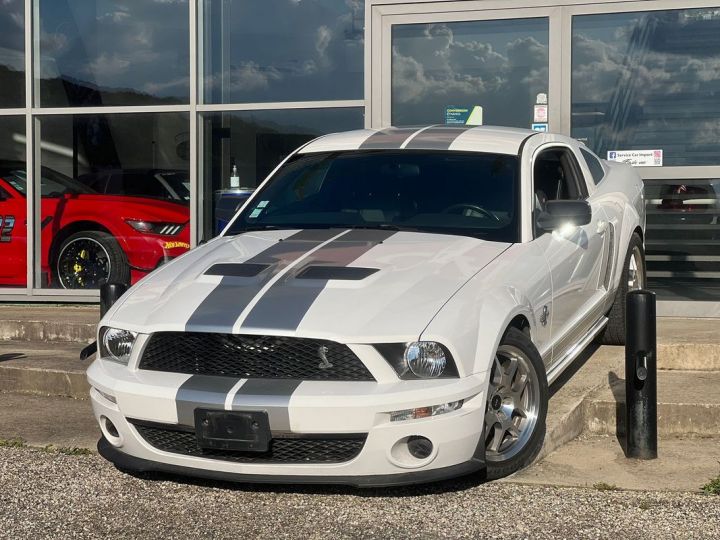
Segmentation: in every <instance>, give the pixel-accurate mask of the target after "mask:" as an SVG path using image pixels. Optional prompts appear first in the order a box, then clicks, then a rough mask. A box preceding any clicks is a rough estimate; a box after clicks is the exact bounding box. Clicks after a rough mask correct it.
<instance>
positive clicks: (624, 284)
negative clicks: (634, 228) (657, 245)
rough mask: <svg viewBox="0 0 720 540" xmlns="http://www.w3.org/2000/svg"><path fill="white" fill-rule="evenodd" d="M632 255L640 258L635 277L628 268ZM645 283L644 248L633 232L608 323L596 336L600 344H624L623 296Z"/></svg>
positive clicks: (643, 285)
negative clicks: (637, 272)
mask: <svg viewBox="0 0 720 540" xmlns="http://www.w3.org/2000/svg"><path fill="white" fill-rule="evenodd" d="M633 255H635V256H637V257H639V258H640V264H637V263H636V265H637V268H638V270H639V274H638V275H637V276H635V277H633V276H631V269H630V266H631V263H632V260H633ZM633 283H634V284H633ZM645 283H646V275H645V248H644V247H643V243H642V240H641V239H640V236H639V235H638V234H637V233H633V235H632V236H631V237H630V243H629V244H628V249H627V252H626V253H625V262H624V263H623V269H622V274H621V276H620V285H619V286H618V289H617V292H616V293H615V300H614V301H613V305H612V307H611V308H610V311H609V312H608V323H607V325H606V326H605V330H603V332H602V334H600V336H599V338H598V341H599V343H600V344H602V345H625V296H626V295H627V293H628V292H629V291H631V290H634V289H641V288H643V287H645Z"/></svg>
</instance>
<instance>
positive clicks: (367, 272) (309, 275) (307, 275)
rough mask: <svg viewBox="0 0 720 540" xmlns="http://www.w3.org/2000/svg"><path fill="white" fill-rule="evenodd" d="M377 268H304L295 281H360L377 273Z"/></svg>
mask: <svg viewBox="0 0 720 540" xmlns="http://www.w3.org/2000/svg"><path fill="white" fill-rule="evenodd" d="M378 271H379V268H361V267H359V266H321V265H313V266H306V267H305V268H304V269H303V270H302V271H301V272H300V273H299V274H298V275H296V276H295V279H322V280H325V281H327V280H331V279H336V280H344V281H360V280H361V279H365V278H366V277H368V276H371V275H373V274H374V273H375V272H378Z"/></svg>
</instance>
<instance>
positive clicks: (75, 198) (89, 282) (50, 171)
mask: <svg viewBox="0 0 720 540" xmlns="http://www.w3.org/2000/svg"><path fill="white" fill-rule="evenodd" d="M35 136H36V144H37V145H38V146H39V148H40V160H39V163H37V162H36V174H35V189H36V191H39V192H40V197H41V203H40V207H41V211H40V215H39V216H37V217H36V219H37V220H39V222H40V223H39V227H40V229H41V234H40V254H41V256H40V258H39V260H37V261H36V271H37V272H38V273H39V275H40V276H41V277H40V280H41V281H40V283H39V284H36V285H39V286H40V287H51V288H63V289H97V288H98V287H99V286H100V284H101V281H103V280H105V279H108V280H110V281H119V282H130V283H135V282H136V281H137V280H138V279H140V278H141V277H143V276H144V275H146V274H147V273H149V272H151V271H152V270H154V269H155V268H157V267H158V266H160V265H161V264H163V263H164V262H166V261H168V260H169V259H172V258H174V257H177V256H178V255H181V254H182V253H184V252H185V251H187V250H188V249H189V248H190V230H189V222H190V178H189V154H188V149H187V141H188V137H189V120H188V115H187V113H155V114H97V115H96V114H92V115H67V116H66V115H53V116H44V117H41V118H40V119H39V125H38V127H37V128H36V134H35ZM38 165H39V167H38ZM36 226H38V225H37V224H36Z"/></svg>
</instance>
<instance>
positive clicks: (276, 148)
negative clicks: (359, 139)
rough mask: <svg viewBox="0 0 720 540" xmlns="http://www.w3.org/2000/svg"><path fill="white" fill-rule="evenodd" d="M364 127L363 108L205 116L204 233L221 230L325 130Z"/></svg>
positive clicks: (212, 234)
mask: <svg viewBox="0 0 720 540" xmlns="http://www.w3.org/2000/svg"><path fill="white" fill-rule="evenodd" d="M362 127H363V110H362V109H360V108H357V109H352V108H344V109H293V110H281V111H278V110H275V111H236V112H224V113H205V114H203V116H202V133H203V149H204V154H203V159H202V163H203V172H202V178H203V180H204V182H205V185H204V193H206V194H207V195H206V197H205V199H204V201H203V204H204V213H203V215H204V217H205V220H204V223H203V237H204V238H211V237H213V236H215V235H217V234H219V233H220V231H222V229H223V227H225V225H227V223H228V221H230V218H231V217H232V216H233V215H234V214H235V211H236V210H237V209H239V207H240V206H241V205H242V203H244V202H245V200H246V199H247V197H248V195H249V194H250V193H252V191H253V190H254V189H255V188H256V187H257V186H258V185H259V184H260V182H262V181H263V180H264V179H265V177H266V176H267V175H268V174H269V173H270V172H271V171H272V170H273V169H274V168H275V167H276V166H277V165H278V164H279V163H280V162H281V161H282V160H283V158H284V157H285V156H287V155H288V154H289V153H290V152H292V151H293V150H295V149H296V148H297V147H299V146H301V145H303V144H305V143H306V142H308V141H310V140H312V139H315V138H316V137H318V136H320V135H322V134H324V133H329V132H333V131H346V130H350V129H360V128H362ZM210 194H212V197H211V196H209V195H210Z"/></svg>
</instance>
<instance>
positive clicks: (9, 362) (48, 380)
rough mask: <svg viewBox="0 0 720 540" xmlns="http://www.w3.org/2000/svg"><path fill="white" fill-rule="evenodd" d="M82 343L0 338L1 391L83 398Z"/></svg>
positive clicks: (85, 390) (84, 363) (85, 393)
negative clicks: (1, 339) (0, 339)
mask: <svg viewBox="0 0 720 540" xmlns="http://www.w3.org/2000/svg"><path fill="white" fill-rule="evenodd" d="M82 348H83V344H80V343H73V342H37V341H0V391H7V392H27V393H33V394H45V395H55V396H69V397H74V398H79V399H86V398H87V396H88V391H89V386H88V383H87V380H86V379H85V370H86V369H87V367H88V365H89V364H90V362H89V361H87V360H86V361H81V360H80V357H79V354H80V350H81V349H82Z"/></svg>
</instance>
